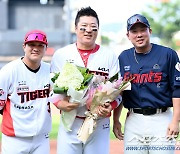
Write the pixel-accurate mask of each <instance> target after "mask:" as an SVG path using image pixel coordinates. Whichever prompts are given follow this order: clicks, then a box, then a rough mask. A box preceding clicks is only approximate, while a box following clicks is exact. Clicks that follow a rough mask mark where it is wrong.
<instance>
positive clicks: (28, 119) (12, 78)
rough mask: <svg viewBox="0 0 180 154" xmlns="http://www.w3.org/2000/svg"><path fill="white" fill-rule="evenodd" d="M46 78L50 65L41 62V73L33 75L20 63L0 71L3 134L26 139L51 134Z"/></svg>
mask: <svg viewBox="0 0 180 154" xmlns="http://www.w3.org/2000/svg"><path fill="white" fill-rule="evenodd" d="M49 74H50V66H49V64H47V63H45V62H41V66H40V69H39V70H38V72H36V73H34V72H32V71H30V70H29V69H28V68H27V67H26V66H25V64H24V63H23V62H22V60H21V59H17V60H15V61H12V62H10V63H8V64H7V65H5V66H4V67H3V68H2V69H1V70H0V109H2V108H4V111H3V119H2V133H3V134H5V135H8V136H17V137H29V136H35V135H39V134H45V133H49V132H50V130H51V115H50V104H49V103H48V96H49V92H50V77H49Z"/></svg>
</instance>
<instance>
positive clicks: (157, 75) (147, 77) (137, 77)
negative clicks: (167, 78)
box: [124, 71, 162, 83]
mask: <svg viewBox="0 0 180 154" xmlns="http://www.w3.org/2000/svg"><path fill="white" fill-rule="evenodd" d="M129 78H130V79H133V80H132V83H146V82H149V83H150V82H160V81H161V79H162V72H153V71H150V72H149V73H144V74H131V73H130V72H125V73H124V79H125V80H127V79H129Z"/></svg>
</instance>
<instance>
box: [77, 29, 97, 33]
mask: <svg viewBox="0 0 180 154" xmlns="http://www.w3.org/2000/svg"><path fill="white" fill-rule="evenodd" d="M90 30H91V31H93V32H97V31H98V29H97V28H90ZM80 31H83V32H85V31H87V28H80Z"/></svg>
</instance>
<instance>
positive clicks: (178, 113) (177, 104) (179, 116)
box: [172, 98, 180, 122]
mask: <svg viewBox="0 0 180 154" xmlns="http://www.w3.org/2000/svg"><path fill="white" fill-rule="evenodd" d="M172 121H174V122H180V98H173V119H172Z"/></svg>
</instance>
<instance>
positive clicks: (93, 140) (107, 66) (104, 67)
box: [51, 43, 121, 154]
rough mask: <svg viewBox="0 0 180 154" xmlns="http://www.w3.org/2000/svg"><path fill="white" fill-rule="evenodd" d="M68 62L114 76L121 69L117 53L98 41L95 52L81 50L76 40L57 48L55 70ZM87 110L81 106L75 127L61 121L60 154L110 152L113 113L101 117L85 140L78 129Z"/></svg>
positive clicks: (59, 70) (104, 153) (53, 63)
mask: <svg viewBox="0 0 180 154" xmlns="http://www.w3.org/2000/svg"><path fill="white" fill-rule="evenodd" d="M87 54H90V55H89V56H88V58H87V57H86V55H87ZM66 62H70V63H74V64H75V65H77V66H82V67H87V68H88V69H89V70H90V72H93V73H95V74H99V75H102V76H106V77H112V76H113V75H115V74H116V73H117V72H119V64H118V58H117V56H116V55H115V54H114V53H113V52H111V51H109V50H106V49H104V48H103V47H100V46H99V45H96V47H95V49H93V51H92V52H91V53H89V52H84V51H78V49H77V46H76V43H74V44H71V45H68V46H66V47H64V48H62V49H59V50H57V51H56V52H55V53H54V55H53V58H52V61H51V72H61V70H62V68H63V66H64V64H65V63H66ZM117 101H118V104H119V103H120V101H121V100H120V97H119V98H117ZM118 104H117V105H118ZM86 110H87V109H86V106H82V107H79V108H78V109H77V116H76V118H75V121H74V123H73V125H72V128H71V129H72V131H70V132H66V130H65V128H63V126H62V125H60V127H59V133H58V143H57V148H58V154H64V153H68V154H82V153H83V154H93V153H98V154H108V153H109V130H110V124H109V117H108V118H102V119H101V120H98V124H97V127H96V129H95V131H94V132H93V134H92V135H91V136H90V137H89V138H88V140H87V142H86V143H85V144H84V143H82V142H81V141H80V140H78V138H77V132H78V130H79V128H80V127H81V125H82V123H83V121H84V119H85V114H84V113H85V111H86ZM98 144H100V146H97V145H98ZM94 147H96V148H94Z"/></svg>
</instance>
